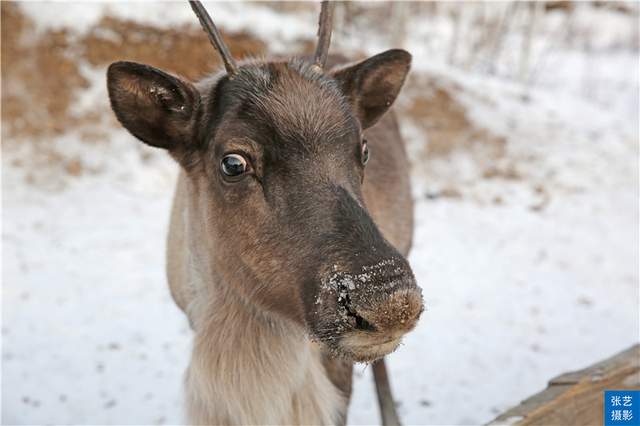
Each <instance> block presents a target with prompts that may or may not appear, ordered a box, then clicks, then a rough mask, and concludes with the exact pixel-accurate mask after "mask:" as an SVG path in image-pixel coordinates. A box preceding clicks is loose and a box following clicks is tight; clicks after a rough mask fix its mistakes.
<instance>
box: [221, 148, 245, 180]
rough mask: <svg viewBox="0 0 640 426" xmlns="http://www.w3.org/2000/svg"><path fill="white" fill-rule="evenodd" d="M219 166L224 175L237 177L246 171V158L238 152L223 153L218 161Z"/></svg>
mask: <svg viewBox="0 0 640 426" xmlns="http://www.w3.org/2000/svg"><path fill="white" fill-rule="evenodd" d="M220 168H221V170H222V173H223V174H224V175H225V176H227V177H230V178H237V177H240V176H242V175H243V174H244V173H245V172H246V171H247V160H245V159H244V157H243V156H242V155H239V154H229V155H225V156H224V158H223V159H222V162H221V163H220Z"/></svg>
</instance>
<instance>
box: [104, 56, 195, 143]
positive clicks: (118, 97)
mask: <svg viewBox="0 0 640 426" xmlns="http://www.w3.org/2000/svg"><path fill="white" fill-rule="evenodd" d="M107 88H108V90H109V99H110V100H111V108H112V109H113V112H115V114H116V117H117V118H118V120H119V121H120V123H122V125H123V126H124V127H125V128H126V129H127V130H129V131H130V132H131V133H132V134H133V135H134V136H135V137H137V138H138V139H140V140H141V141H143V142H144V143H146V144H148V145H151V146H155V147H158V148H165V149H168V150H172V149H174V148H177V147H178V146H179V145H180V144H184V143H186V142H188V141H190V140H191V138H192V137H193V133H192V132H193V130H192V129H193V122H194V118H195V117H196V112H197V110H198V107H199V105H200V95H199V94H198V91H197V90H196V88H195V87H194V86H193V85H192V84H191V83H189V82H186V81H182V80H180V79H178V78H176V77H173V76H171V75H169V74H167V73H165V72H162V71H160V70H159V69H156V68H153V67H150V66H148V65H142V64H137V63H134V62H114V63H113V64H111V65H110V66H109V70H108V71H107Z"/></svg>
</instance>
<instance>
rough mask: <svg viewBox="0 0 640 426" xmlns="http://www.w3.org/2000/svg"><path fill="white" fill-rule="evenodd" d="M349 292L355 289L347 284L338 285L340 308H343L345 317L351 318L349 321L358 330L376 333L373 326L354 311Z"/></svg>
mask: <svg viewBox="0 0 640 426" xmlns="http://www.w3.org/2000/svg"><path fill="white" fill-rule="evenodd" d="M349 290H353V288H351V286H349V285H348V284H347V283H340V284H339V285H338V306H340V307H341V308H342V310H343V313H344V315H345V316H346V317H348V318H349V321H350V322H351V323H352V324H353V325H354V328H355V329H356V330H362V331H376V328H375V327H374V326H373V324H371V323H370V322H369V321H367V320H366V319H364V318H362V317H361V316H360V315H358V313H357V312H356V311H355V310H354V309H353V307H352V305H351V296H350V294H349Z"/></svg>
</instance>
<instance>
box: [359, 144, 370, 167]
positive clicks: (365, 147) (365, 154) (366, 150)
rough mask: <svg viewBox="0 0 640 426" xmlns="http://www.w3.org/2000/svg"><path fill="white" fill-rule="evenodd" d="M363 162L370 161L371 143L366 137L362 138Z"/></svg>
mask: <svg viewBox="0 0 640 426" xmlns="http://www.w3.org/2000/svg"><path fill="white" fill-rule="evenodd" d="M361 158H362V164H367V162H368V161H369V144H368V143H367V140H366V139H363V140H362V156H361Z"/></svg>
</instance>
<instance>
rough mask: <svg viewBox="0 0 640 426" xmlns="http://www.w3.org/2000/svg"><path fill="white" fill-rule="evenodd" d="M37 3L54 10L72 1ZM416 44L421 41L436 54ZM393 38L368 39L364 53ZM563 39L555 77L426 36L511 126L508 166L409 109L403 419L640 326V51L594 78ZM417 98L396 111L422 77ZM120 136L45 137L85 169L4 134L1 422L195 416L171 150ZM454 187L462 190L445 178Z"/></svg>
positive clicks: (473, 400)
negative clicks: (172, 247) (485, 63)
mask: <svg viewBox="0 0 640 426" xmlns="http://www.w3.org/2000/svg"><path fill="white" fill-rule="evenodd" d="M166 5H170V4H166ZM171 5H172V6H171V7H167V8H166V9H163V10H164V11H163V12H162V14H160V13H159V12H158V16H156V12H153V10H155V9H154V8H153V7H151V6H148V5H145V6H144V7H142V6H140V5H132V7H129V6H128V5H127V4H126V3H117V4H111V5H108V6H106V7H107V8H108V9H109V11H110V12H109V13H112V14H114V15H118V14H123V15H124V14H128V15H127V16H132V15H133V17H135V18H136V19H139V20H147V21H148V22H153V23H157V24H158V25H160V23H161V22H162V23H164V24H165V25H166V24H167V22H169V23H180V22H183V21H181V20H184V21H185V22H186V21H188V20H191V19H193V18H192V17H191V16H190V12H189V11H187V13H183V11H182V9H181V8H179V7H178V6H175V5H173V4H171ZM134 6H135V7H134ZM24 7H25V10H26V11H27V12H28V13H29V15H30V16H33V17H34V18H37V19H38V22H39V24H40V25H42V26H47V25H50V24H51V23H52V22H56V20H55V19H54V18H53V16H55V15H56V12H58V13H59V11H60V9H59V8H58V9H56V8H55V6H51V5H33V4H28V5H27V4H25V5H24ZM66 7H67V14H66V15H65V16H66V17H67V18H69V19H70V21H69V22H71V23H72V24H73V23H74V22H76V20H75V19H72V18H73V17H74V16H76V17H83V22H84V23H83V25H85V24H86V25H89V23H90V21H91V20H92V19H94V20H95V19H98V18H99V17H100V16H101V15H102V14H103V13H104V11H103V10H102V9H101V8H103V7H105V6H102V5H101V6H98V5H92V4H75V5H70V6H66ZM216 7H218V10H219V14H218V17H217V18H216V19H217V21H218V22H219V23H221V24H222V25H223V26H229V27H232V28H233V29H246V28H253V29H254V30H255V28H256V26H257V25H258V24H261V25H262V26H261V27H260V30H259V34H260V35H261V36H262V37H264V38H265V39H270V40H275V43H276V44H275V45H276V47H275V48H274V49H275V50H278V47H277V46H278V45H282V46H284V45H286V41H287V40H289V39H292V38H295V37H299V36H300V35H301V34H302V33H304V32H306V31H308V26H305V25H301V24H300V23H299V22H298V21H297V20H295V19H291V18H289V21H287V22H290V24H291V25H289V26H285V27H286V28H287V29H286V30H282V29H281V28H280V27H279V28H278V29H275V28H273V25H271V26H267V25H266V24H265V23H268V22H271V20H273V19H284V18H283V15H282V14H276V13H275V12H273V11H271V10H267V9H265V8H264V7H262V6H259V5H251V6H250V7H249V6H248V5H247V6H246V8H245V9H246V10H245V9H243V11H244V13H242V14H238V13H236V12H237V10H236V9H237V8H238V7H239V6H237V5H236V4H225V5H216ZM300 13H304V12H300ZM304 16H306V15H304ZM592 18H593V15H589V19H592ZM65 19H66V18H65ZM312 20H313V19H312ZM57 22H58V24H61V25H65V22H66V21H64V20H62V22H60V21H57ZM616 22H617V21H616ZM66 25H68V23H66ZM285 27H283V28H285ZM269 28H271V29H269ZM618 30H619V28H618ZM311 31H313V30H311ZM603 31H604V30H603ZM305 36H306V37H308V35H305ZM420 40H421V39H418V38H416V37H414V38H409V39H408V41H407V45H408V48H409V50H412V51H413V50H416V51H418V52H422V53H423V54H424V55H426V53H427V52H426V51H425V50H424V49H422V50H421V44H420ZM344 45H348V43H346V42H344ZM386 47H389V46H385V45H384V40H380V39H375V40H373V41H371V43H370V44H368V45H367V46H364V49H365V50H367V51H370V52H369V53H373V52H374V51H376V50H383V49H384V48H386ZM414 47H415V49H413V48H414ZM346 48H348V46H346ZM555 55H556V56H558V58H560V59H558V61H561V63H562V64H563V67H561V71H558V72H557V77H558V78H557V79H556V80H554V79H552V78H550V76H551V75H553V74H554V70H553V69H551V70H550V71H548V72H547V73H546V74H545V73H541V74H540V76H539V77H540V81H541V84H539V85H537V86H533V87H524V86H522V85H520V84H519V83H516V82H514V81H505V79H504V78H499V77H491V76H486V75H484V76H483V75H478V74H474V73H472V72H463V71H460V70H459V69H453V68H450V67H448V66H447V65H445V64H444V63H443V62H439V63H430V61H429V58H428V57H424V56H421V55H420V54H415V52H414V56H415V61H416V66H415V68H416V72H417V73H420V75H424V76H428V77H429V78H432V79H434V80H437V81H438V84H439V85H440V86H441V87H446V88H448V90H449V93H451V95H452V96H453V97H454V98H455V100H456V101H457V102H458V103H459V104H460V105H462V106H464V108H465V110H466V112H467V115H468V119H469V120H470V122H472V123H473V124H474V126H477V127H479V128H483V129H486V130H487V131H488V132H490V133H491V134H493V135H496V136H499V137H503V138H504V139H505V140H506V145H505V154H504V156H502V157H500V158H499V159H496V160H495V164H491V166H492V167H493V168H495V169H497V170H503V169H505V170H515V174H514V175H513V176H511V177H505V176H503V175H500V174H499V173H498V176H497V177H490V176H487V175H484V177H483V171H485V170H486V164H484V163H480V160H479V158H482V159H485V157H483V154H482V152H481V151H482V147H472V148H471V149H466V148H460V149H458V150H456V151H454V152H452V153H450V154H449V155H446V156H438V157H433V158H430V157H426V158H425V156H424V147H425V144H428V134H424V132H423V131H422V130H420V127H419V125H418V124H419V123H418V122H417V121H416V120H415V119H409V118H405V119H404V120H403V127H402V130H403V133H404V134H405V136H406V138H407V140H408V142H409V149H410V152H411V153H412V157H413V159H414V164H413V166H414V173H413V178H414V184H415V185H414V187H415V188H414V193H415V196H416V229H415V238H414V241H415V244H414V249H413V251H412V254H411V257H410V261H411V264H412V265H413V267H414V271H415V273H416V276H417V278H418V282H419V283H420V285H421V286H422V287H423V289H424V294H425V299H426V304H427V311H426V312H425V313H424V315H423V319H422V320H421V322H420V324H419V326H418V328H417V329H416V330H415V331H414V332H413V333H411V334H410V335H409V336H408V337H407V338H406V340H405V344H404V345H403V346H401V347H400V348H399V349H398V350H397V351H396V352H395V353H394V354H392V355H391V356H390V357H389V363H390V368H391V378H392V382H393V386H394V390H395V394H396V398H397V400H398V401H399V402H400V408H399V410H400V414H401V417H402V419H403V421H404V422H405V423H406V424H480V423H486V422H488V421H490V420H491V419H492V418H494V417H495V416H496V415H497V414H498V413H500V412H502V411H504V410H505V409H507V408H508V407H510V406H512V405H515V404H517V403H518V402H519V401H520V400H522V399H524V398H525V397H527V396H529V395H531V394H532V393H534V392H537V391H539V390H541V389H542V388H544V387H545V385H546V382H547V381H548V380H549V379H550V378H551V377H553V376H554V375H557V374H560V373H561V372H564V371H567V370H571V369H577V368H581V367H584V366H586V365H589V364H591V363H594V362H596V361H598V360H600V359H602V358H604V357H607V356H609V355H612V354H613V353H615V352H618V351H620V350H622V349H624V348H626V347H628V346H630V345H631V344H633V343H635V342H638V341H639V340H640V330H639V327H640V318H639V297H640V295H639V288H638V280H639V276H638V256H639V252H638V250H639V248H638V247H639V241H638V235H639V229H638V221H639V209H638V191H639V188H638V102H637V99H638V95H637V90H638V72H637V67H638V55H637V52H636V53H635V54H633V53H628V52H627V53H626V54H625V53H624V52H623V53H620V52H618V54H613V55H608V56H605V55H600V56H597V57H595V59H594V58H591V57H590V58H591V59H590V60H591V61H593V62H592V63H593V64H594V65H593V69H594V74H593V75H590V78H591V80H590V81H591V83H592V85H591V86H589V87H597V88H598V90H597V92H598V93H597V96H596V94H593V96H583V95H584V93H581V92H582V91H583V90H584V88H585V87H587V86H585V85H584V84H582V83H581V84H580V85H577V84H576V80H577V79H580V81H582V82H583V83H584V79H583V78H581V77H577V74H578V65H576V63H578V64H580V66H582V65H583V64H584V58H580V59H575V57H574V56H572V54H571V53H567V54H566V55H564V56H563V55H559V54H558V53H557V52H556V53H555ZM612 58H613V59H612ZM606 60H611V62H612V63H615V64H618V65H619V69H616V70H615V71H613V70H610V69H606V67H603V66H602V65H601V64H602V63H604V62H605V61H606ZM562 61H563V62H562ZM551 64H552V65H553V62H551ZM572 64H573V65H572ZM634 67H635V68H634ZM579 69H580V70H582V68H579ZM598 69H602V70H603V71H602V72H601V73H598V72H596V71H597V70H598ZM572 70H575V71H572ZM103 72H104V70H98V69H94V70H91V69H89V70H87V77H88V78H89V79H90V80H91V81H92V82H93V86H92V88H90V89H88V90H87V93H86V96H85V97H84V98H83V99H82V100H81V101H82V102H84V103H86V104H87V105H90V104H105V99H106V94H105V90H104V83H103V81H102V78H104V77H103ZM580 72H581V71H580ZM599 79H600V80H599ZM594 82H599V83H597V84H596V83H594ZM634 92H635V93H634ZM404 96H405V98H404V101H403V100H401V101H400V105H399V106H400V107H402V105H403V102H405V103H406V102H408V101H407V99H410V98H412V97H415V96H416V95H415V94H412V93H406V94H405V95H404ZM612 99H614V100H612ZM83 105H84V104H83ZM105 105H106V104H105ZM418 121H419V120H418ZM108 132H109V133H108V134H109V135H110V136H109V138H108V143H99V144H87V143H83V142H81V141H80V139H81V138H80V137H79V136H78V134H77V133H75V132H74V131H71V132H69V133H67V134H65V135H63V136H60V137H55V138H52V139H51V140H50V141H47V143H49V144H51V146H53V147H56V148H57V149H58V150H59V151H61V152H64V153H67V154H68V155H69V157H74V158H75V157H78V158H82V160H83V164H84V167H85V169H87V170H92V171H91V172H85V173H83V174H82V175H81V176H68V175H63V174H62V173H60V170H59V169H56V168H52V169H45V168H43V169H42V170H32V169H29V167H26V166H25V162H24V161H20V160H21V159H22V160H24V159H25V158H28V157H29V156H30V155H32V154H33V150H36V149H38V146H41V145H38V144H30V143H15V144H11V145H10V147H9V148H8V147H6V142H3V158H2V201H3V203H2V207H3V208H2V242H3V244H2V245H3V247H2V263H3V264H2V423H3V424H41V423H46V424H49V423H64V424H162V423H164V424H176V423H181V422H182V419H183V418H182V411H181V398H182V396H181V394H182V388H181V386H182V385H181V381H182V374H183V371H184V368H185V367H186V365H187V362H188V356H189V350H190V330H189V327H188V324H187V322H186V320H185V318H184V317H183V315H182V313H181V312H180V311H179V310H178V309H177V308H176V307H175V305H174V304H173V302H172V300H171V298H170V295H169V292H168V289H167V286H166V283H165V278H164V244H165V233H166V227H167V222H168V212H169V206H170V201H171V195H172V190H173V183H174V179H175V172H176V170H175V166H174V165H173V163H172V162H171V160H169V159H168V158H166V156H165V155H164V154H163V153H162V152H159V151H154V150H151V149H147V148H145V147H142V145H141V144H139V143H138V142H136V141H135V140H134V138H133V137H131V136H130V135H128V134H127V133H126V132H125V131H124V130H122V129H118V128H113V129H109V130H108ZM23 142H24V141H23ZM479 151H480V152H479ZM372 155H375V153H372ZM451 187H454V188H455V189H456V194H457V195H456V196H453V197H452V196H442V194H441V192H440V191H441V189H442V188H451ZM370 376H371V374H370V369H368V368H366V367H364V366H357V367H356V381H355V389H354V394H353V399H352V405H351V409H350V413H349V420H350V423H353V424H376V423H378V422H379V420H378V411H377V406H376V399H375V394H374V391H373V385H372V381H371V377H370Z"/></svg>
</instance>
